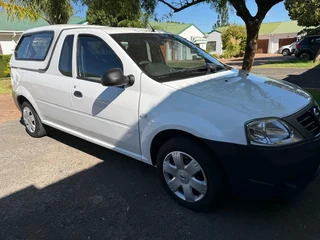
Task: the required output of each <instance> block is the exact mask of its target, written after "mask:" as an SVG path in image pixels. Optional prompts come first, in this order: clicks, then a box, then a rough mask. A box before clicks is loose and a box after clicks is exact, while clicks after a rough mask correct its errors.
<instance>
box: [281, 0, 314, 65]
mask: <svg viewBox="0 0 320 240" xmlns="http://www.w3.org/2000/svg"><path fill="white" fill-rule="evenodd" d="M284 5H285V7H286V9H287V10H288V11H289V16H290V18H291V19H292V20H297V21H298V24H299V25H300V26H306V27H315V28H313V29H312V28H311V29H310V28H309V29H305V30H304V32H305V33H307V35H314V34H319V33H320V1H319V0H286V1H285V2H284ZM319 57H320V49H319V51H318V54H317V55H316V56H315V58H314V61H316V60H319Z"/></svg>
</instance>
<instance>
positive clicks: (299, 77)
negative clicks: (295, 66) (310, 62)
mask: <svg viewBox="0 0 320 240" xmlns="http://www.w3.org/2000/svg"><path fill="white" fill-rule="evenodd" d="M319 76H320V68H319V67H313V68H311V69H309V70H307V71H305V72H303V73H302V74H288V76H287V77H286V78H284V79H283V80H284V81H288V82H291V83H293V84H296V85H298V86H300V87H303V88H318V89H320V77H319Z"/></svg>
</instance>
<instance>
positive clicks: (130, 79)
mask: <svg viewBox="0 0 320 240" xmlns="http://www.w3.org/2000/svg"><path fill="white" fill-rule="evenodd" d="M101 84H102V85H103V86H108V87H111V86H117V87H119V86H132V85H133V84H134V76H133V75H129V76H125V75H124V74H123V72H122V70H121V69H120V68H113V69H111V70H109V71H107V72H105V73H104V74H103V75H102V77H101Z"/></svg>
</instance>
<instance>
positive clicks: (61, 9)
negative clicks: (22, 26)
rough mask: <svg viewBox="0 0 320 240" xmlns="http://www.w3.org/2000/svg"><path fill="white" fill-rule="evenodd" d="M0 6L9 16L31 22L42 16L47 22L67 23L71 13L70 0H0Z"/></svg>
mask: <svg viewBox="0 0 320 240" xmlns="http://www.w3.org/2000/svg"><path fill="white" fill-rule="evenodd" d="M0 7H1V8H2V11H3V12H5V13H6V14H7V15H8V17H9V18H17V19H20V20H24V19H29V20H30V21H33V22H35V21H37V20H38V19H39V18H43V19H44V20H46V21H47V22H48V23H49V24H62V23H67V22H68V20H69V18H70V16H72V15H73V7H72V5H71V3H70V0H0Z"/></svg>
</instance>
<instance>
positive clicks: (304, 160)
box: [207, 139, 320, 199]
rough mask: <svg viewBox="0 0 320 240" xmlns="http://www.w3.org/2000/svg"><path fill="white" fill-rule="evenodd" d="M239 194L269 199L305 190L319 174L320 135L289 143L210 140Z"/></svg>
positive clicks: (231, 183) (233, 188) (233, 187)
mask: <svg viewBox="0 0 320 240" xmlns="http://www.w3.org/2000/svg"><path fill="white" fill-rule="evenodd" d="M207 144H208V145H209V146H210V147H211V148H212V149H213V150H214V151H215V153H216V154H217V156H218V158H219V159H220V161H221V164H222V165H223V167H224V170H225V172H226V175H227V178H228V181H229V183H230V187H231V189H232V192H233V193H234V194H235V195H237V196H242V197H250V198H254V199H266V198H272V197H275V196H279V195H283V194H284V195H286V194H290V193H294V192H299V191H301V190H303V189H304V188H305V187H306V186H307V185H308V184H309V183H310V182H311V181H312V180H313V179H314V178H315V177H316V176H317V174H318V172H319V166H320V139H317V140H314V141H308V142H304V143H300V144H296V145H292V146H286V147H274V148H267V147H255V146H243V145H236V144H230V143H221V142H213V141H207Z"/></svg>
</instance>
